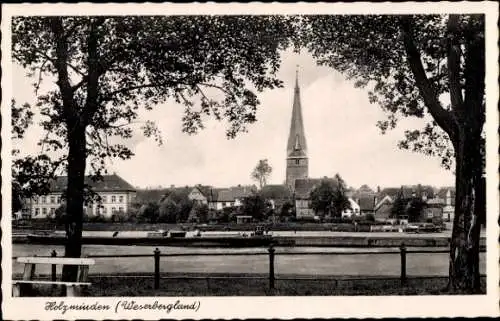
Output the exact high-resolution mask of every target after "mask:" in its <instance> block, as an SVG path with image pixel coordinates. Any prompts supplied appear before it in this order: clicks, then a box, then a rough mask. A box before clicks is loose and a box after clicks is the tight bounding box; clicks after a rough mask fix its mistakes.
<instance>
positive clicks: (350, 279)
mask: <svg viewBox="0 0 500 321" xmlns="http://www.w3.org/2000/svg"><path fill="white" fill-rule="evenodd" d="M89 281H90V282H92V287H91V288H90V289H89V290H88V291H86V292H85V293H83V295H86V296H104V297H106V296H337V295H342V296H345V295H362V296H366V295H448V294H450V293H448V292H446V291H445V287H446V285H447V281H448V278H447V277H410V278H408V279H407V282H406V284H404V285H401V281H400V279H399V278H390V277H373V276H341V277H339V276H336V277H318V276H317V275H300V276H297V275H286V276H277V279H276V281H275V289H274V290H270V289H269V282H268V279H267V275H265V274H203V273H196V274H186V273H169V274H162V278H161V279H160V288H159V289H156V290H155V289H154V281H153V278H151V277H141V276H138V275H137V276H133V275H127V276H125V275H122V276H119V275H108V276H106V275H99V276H96V275H90V276H89ZM52 291H54V290H51V289H50V288H38V291H36V292H35V295H37V294H38V295H50V294H57V292H54V293H52ZM56 291H57V290H56ZM481 293H482V294H484V293H486V277H482V278H481Z"/></svg>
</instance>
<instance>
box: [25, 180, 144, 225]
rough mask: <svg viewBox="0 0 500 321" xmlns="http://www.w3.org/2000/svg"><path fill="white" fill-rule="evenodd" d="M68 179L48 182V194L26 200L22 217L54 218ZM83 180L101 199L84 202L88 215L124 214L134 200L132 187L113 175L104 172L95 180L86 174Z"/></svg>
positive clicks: (61, 201)
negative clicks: (49, 184)
mask: <svg viewBox="0 0 500 321" xmlns="http://www.w3.org/2000/svg"><path fill="white" fill-rule="evenodd" d="M67 181H68V178H67V176H58V177H57V178H56V179H55V180H54V181H53V182H52V183H51V186H50V192H49V193H48V194H47V195H38V196H34V197H32V198H31V199H27V200H25V207H24V209H23V217H24V218H33V219H41V218H47V217H53V216H54V215H55V211H56V209H57V208H58V207H60V206H61V205H62V203H63V202H64V200H63V198H64V197H63V195H64V194H65V192H66V188H67ZM85 181H86V184H88V185H89V186H90V187H91V188H92V190H93V191H94V192H96V193H97V194H99V196H100V197H101V200H100V202H93V203H90V204H85V207H84V213H85V214H87V215H89V216H92V215H98V214H99V215H103V216H105V217H111V216H112V215H113V214H115V213H120V212H121V213H125V212H127V211H128V210H129V208H130V205H131V203H132V202H133V201H134V199H135V195H136V191H135V188H134V187H133V186H132V185H130V184H129V183H128V182H126V181H125V180H124V179H123V178H121V177H120V176H118V175H116V174H113V175H104V176H103V179H102V180H101V181H99V182H94V181H92V180H91V179H90V178H89V177H86V178H85Z"/></svg>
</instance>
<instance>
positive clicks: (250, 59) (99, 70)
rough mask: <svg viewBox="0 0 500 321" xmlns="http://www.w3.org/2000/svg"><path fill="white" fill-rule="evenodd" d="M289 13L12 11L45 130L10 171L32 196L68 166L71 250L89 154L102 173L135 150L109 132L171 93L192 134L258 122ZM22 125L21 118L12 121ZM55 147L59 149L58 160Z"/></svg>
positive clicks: (148, 131) (118, 133) (15, 40)
mask: <svg viewBox="0 0 500 321" xmlns="http://www.w3.org/2000/svg"><path fill="white" fill-rule="evenodd" d="M290 19H292V18H289V17H278V16H208V15H206V16H150V17H140V16H122V17H106V16H99V17H91V16H78V17H70V16H66V17H62V16H50V17H44V16H32V17H24V16H18V17H14V18H13V19H12V25H11V30H12V57H13V60H14V62H16V63H18V64H20V65H21V66H23V67H24V68H25V69H27V70H28V71H29V72H30V75H31V76H32V77H33V78H34V79H35V83H34V90H35V93H36V95H37V103H36V108H37V109H38V111H39V113H40V115H41V117H42V120H41V122H40V125H41V126H42V128H43V129H44V130H45V132H46V135H45V137H43V138H42V140H41V142H40V143H41V145H42V152H41V155H40V156H38V157H34V158H33V157H31V158H27V159H24V160H23V159H21V160H19V161H18V162H16V163H15V164H14V167H15V168H16V167H17V169H16V170H14V171H13V176H14V179H17V180H19V181H20V182H22V184H21V186H22V187H23V188H24V187H25V186H24V185H27V184H34V185H35V187H34V188H30V189H29V190H28V191H27V193H26V194H27V195H29V194H30V193H35V194H36V193H43V192H44V191H46V188H47V186H48V182H49V180H48V179H47V177H48V176H53V175H54V173H56V172H57V171H58V170H59V169H60V167H61V168H64V167H66V172H67V174H68V188H67V192H66V201H67V222H66V232H67V236H68V242H67V244H66V246H65V255H66V256H70V257H79V256H80V255H81V235H82V222H83V203H84V200H85V195H86V194H88V193H90V194H91V196H92V191H91V190H90V188H89V186H86V185H85V182H84V177H85V173H86V171H87V170H86V165H87V163H89V164H90V173H91V175H93V176H94V177H95V178H100V177H101V176H102V173H103V172H104V173H105V172H106V166H105V161H106V159H108V158H120V159H128V158H130V157H131V156H132V155H133V153H132V151H131V150H130V149H129V148H127V146H125V145H124V144H122V143H119V142H118V141H119V140H113V139H112V138H125V139H127V138H130V137H132V135H133V129H132V125H134V124H136V123H137V121H138V118H139V114H138V111H139V109H140V108H143V109H145V110H150V109H152V108H153V107H155V106H157V105H160V104H163V103H166V102H167V101H170V100H173V101H175V102H177V103H179V104H181V105H183V106H184V117H183V119H182V120H183V131H184V132H186V133H189V134H194V133H196V132H197V131H198V130H200V129H201V128H203V123H204V119H205V118H206V117H210V116H211V117H214V118H215V119H218V120H223V121H225V122H227V123H228V125H229V126H228V129H227V136H228V137H234V136H235V135H236V134H237V133H239V132H244V131H245V130H246V124H248V123H252V122H255V121H256V116H255V113H256V108H257V105H258V104H259V101H258V99H257V96H256V94H255V91H263V90H264V89H273V88H276V87H279V86H281V81H279V80H278V79H276V77H275V74H276V71H277V70H278V68H279V65H280V56H279V50H280V49H283V48H284V47H286V46H287V45H288V43H289V38H290V36H291V34H293V28H292V27H291V24H290V23H289V20H290ZM50 78H52V79H53V80H55V84H56V86H55V87H54V86H49V88H48V89H46V90H45V91H43V92H42V90H41V88H43V87H42V86H41V83H42V81H43V80H47V79H50ZM13 107H14V106H13ZM33 107H35V106H33ZM15 112H16V110H15V109H14V108H13V113H15ZM26 118H28V117H26ZM13 119H15V120H16V119H17V120H20V119H23V117H15V118H13ZM24 125H25V124H24V123H22V122H20V126H18V127H16V126H15V127H14V128H21V129H22V128H24V127H23V126H24ZM141 129H142V131H143V134H144V135H145V136H150V137H153V138H154V139H156V140H157V141H158V143H160V144H161V143H162V138H161V135H160V133H159V131H158V128H157V127H156V125H155V124H154V123H153V122H151V121H146V122H145V123H142V124H141ZM49 150H50V151H55V152H59V154H62V156H61V157H60V158H58V159H53V158H51V157H50V156H49V155H48V151H49ZM23 175H24V176H23ZM25 181H26V183H25ZM33 181H34V182H35V183H31V182H33ZM28 182H30V183H28ZM44 189H45V190H44ZM87 192H88V193H87ZM155 206H156V208H153V207H155ZM157 207H158V206H157V205H156V204H155V205H153V204H149V205H148V207H146V208H145V209H143V211H142V212H143V213H142V215H145V216H147V217H149V218H150V219H151V220H155V219H157V218H158V208H157ZM189 211H190V208H189V210H188V206H187V204H183V205H182V206H181V213H182V214H181V216H182V217H183V218H184V217H185V218H187V216H188V215H189ZM76 275H77V270H76V269H75V268H74V267H65V268H64V271H63V279H64V280H74V279H76Z"/></svg>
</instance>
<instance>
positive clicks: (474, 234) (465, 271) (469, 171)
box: [449, 127, 485, 293]
mask: <svg viewBox="0 0 500 321" xmlns="http://www.w3.org/2000/svg"><path fill="white" fill-rule="evenodd" d="M466 128H467V127H466ZM480 141H481V137H480V135H479V136H478V135H477V130H476V131H474V130H468V131H466V130H465V128H464V129H463V130H461V131H460V134H459V140H458V142H457V144H456V145H455V150H456V175H455V176H456V195H455V218H454V221H453V232H452V238H451V246H450V268H449V287H450V290H452V291H459V292H466V293H478V292H480V287H481V283H480V274H479V240H480V230H481V223H484V221H485V220H484V215H485V213H484V204H481V202H483V201H485V199H483V197H482V196H481V194H482V193H483V192H482V191H483V186H482V184H483V179H482V178H481V176H482V155H481V143H480Z"/></svg>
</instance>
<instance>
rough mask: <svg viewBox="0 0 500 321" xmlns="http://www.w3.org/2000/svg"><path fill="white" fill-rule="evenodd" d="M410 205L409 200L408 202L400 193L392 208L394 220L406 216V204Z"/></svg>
mask: <svg viewBox="0 0 500 321" xmlns="http://www.w3.org/2000/svg"><path fill="white" fill-rule="evenodd" d="M407 203H408V200H406V199H405V198H404V197H403V195H402V193H401V192H399V193H398V195H397V196H396V199H395V200H394V203H393V204H392V207H391V217H393V218H400V217H401V216H403V215H406V204H407Z"/></svg>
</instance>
